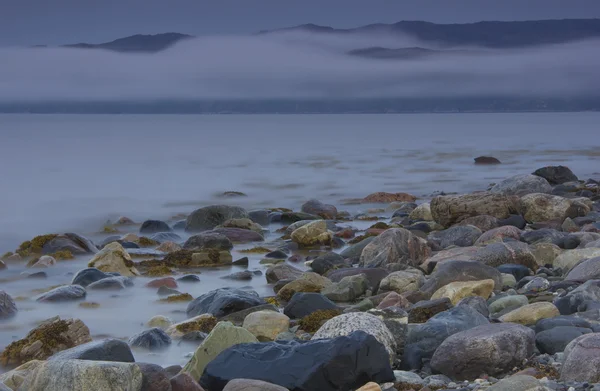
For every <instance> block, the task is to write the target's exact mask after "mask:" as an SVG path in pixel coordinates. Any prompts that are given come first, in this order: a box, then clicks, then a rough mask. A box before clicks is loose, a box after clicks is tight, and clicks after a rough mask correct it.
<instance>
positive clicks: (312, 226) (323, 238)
mask: <svg viewBox="0 0 600 391" xmlns="http://www.w3.org/2000/svg"><path fill="white" fill-rule="evenodd" d="M290 236H291V238H292V241H293V242H294V243H297V244H298V245H299V246H301V247H313V246H317V245H329V244H331V240H332V239H333V235H332V233H331V231H329V229H328V227H327V223H326V222H325V220H316V221H311V222H310V223H308V224H305V225H303V226H301V227H300V228H297V229H295V230H294V231H293V232H292V233H291V235H290Z"/></svg>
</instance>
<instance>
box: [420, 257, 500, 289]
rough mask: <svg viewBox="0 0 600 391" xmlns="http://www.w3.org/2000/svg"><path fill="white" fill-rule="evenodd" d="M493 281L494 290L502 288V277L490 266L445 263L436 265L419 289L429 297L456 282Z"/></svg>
mask: <svg viewBox="0 0 600 391" xmlns="http://www.w3.org/2000/svg"><path fill="white" fill-rule="evenodd" d="M487 279H491V280H494V288H495V289H501V288H502V276H501V274H500V272H499V271H498V270H496V269H495V268H493V267H491V266H487V265H484V264H483V263H480V262H475V261H445V262H442V263H440V264H438V266H437V268H436V269H435V271H434V272H433V273H432V274H431V276H429V279H427V281H426V282H425V284H424V285H423V286H422V287H421V289H420V290H421V291H422V292H424V293H426V294H427V297H431V295H433V294H434V293H435V291H437V290H438V289H440V288H441V287H443V286H444V285H448V284H450V283H451V282H456V281H479V280H487Z"/></svg>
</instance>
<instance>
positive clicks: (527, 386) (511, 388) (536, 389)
mask: <svg viewBox="0 0 600 391" xmlns="http://www.w3.org/2000/svg"><path fill="white" fill-rule="evenodd" d="M546 390H548V389H547V388H546V387H544V386H543V385H542V383H541V382H540V381H539V380H538V379H536V378H535V377H533V376H528V375H513V376H511V377H506V378H504V379H502V380H500V381H499V382H498V383H496V384H494V385H492V386H491V387H490V388H488V389H487V391H546Z"/></svg>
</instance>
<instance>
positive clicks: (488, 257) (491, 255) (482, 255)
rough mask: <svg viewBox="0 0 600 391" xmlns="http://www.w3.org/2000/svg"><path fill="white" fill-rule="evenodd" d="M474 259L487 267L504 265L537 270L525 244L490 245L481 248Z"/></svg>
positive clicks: (535, 263) (504, 243)
mask: <svg viewBox="0 0 600 391" xmlns="http://www.w3.org/2000/svg"><path fill="white" fill-rule="evenodd" d="M474 259H476V260H477V261H479V262H482V263H484V264H486V265H488V266H492V267H498V266H500V265H504V264H517V265H523V266H526V267H528V268H530V269H532V270H537V262H536V260H535V257H534V256H533V253H532V252H531V250H530V249H529V246H528V245H527V244H526V243H522V242H503V243H492V244H489V245H487V246H485V247H482V248H481V249H479V250H478V251H477V253H476V254H475V257H474Z"/></svg>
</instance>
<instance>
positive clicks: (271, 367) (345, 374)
mask: <svg viewBox="0 0 600 391" xmlns="http://www.w3.org/2000/svg"><path fill="white" fill-rule="evenodd" d="M274 357H276V358H277V359H276V360H274V359H273V358H274ZM387 358H388V354H387V352H386V350H385V349H384V347H383V345H381V343H379V342H378V341H377V340H376V339H375V337H373V336H372V335H369V334H367V333H365V332H361V331H356V332H354V333H352V334H350V335H348V336H341V337H337V338H333V339H325V340H312V341H309V342H296V341H278V342H268V343H261V344H243V345H237V346H233V347H231V348H229V349H227V350H225V351H224V352H223V353H221V354H220V355H219V356H218V357H217V358H216V359H215V360H213V361H212V362H210V363H209V364H208V365H207V366H206V370H205V371H204V374H203V375H202V378H201V379H200V384H201V385H202V386H203V387H204V388H206V389H208V390H211V391H221V390H223V389H224V388H225V386H226V384H227V383H228V382H230V381H231V380H233V379H240V378H243V379H254V380H262V381H266V382H269V383H272V384H277V385H279V386H281V387H285V388H287V389H289V390H319V391H338V390H351V389H356V388H358V387H360V386H362V385H363V384H364V383H365V382H368V381H374V382H377V383H385V382H389V381H393V380H394V373H393V371H392V369H391V367H390V364H389V361H388V360H387Z"/></svg>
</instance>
